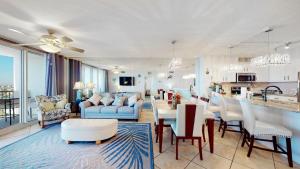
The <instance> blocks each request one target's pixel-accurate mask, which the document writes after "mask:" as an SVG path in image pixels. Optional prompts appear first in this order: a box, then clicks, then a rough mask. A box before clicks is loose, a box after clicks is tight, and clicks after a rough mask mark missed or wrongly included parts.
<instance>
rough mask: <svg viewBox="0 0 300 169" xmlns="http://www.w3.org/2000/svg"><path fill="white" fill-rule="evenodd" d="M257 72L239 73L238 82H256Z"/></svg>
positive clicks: (237, 75)
mask: <svg viewBox="0 0 300 169" xmlns="http://www.w3.org/2000/svg"><path fill="white" fill-rule="evenodd" d="M255 81H256V74H255V73H237V74H236V82H255Z"/></svg>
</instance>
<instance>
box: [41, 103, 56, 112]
mask: <svg viewBox="0 0 300 169" xmlns="http://www.w3.org/2000/svg"><path fill="white" fill-rule="evenodd" d="M40 108H41V109H42V111H44V112H48V111H51V110H54V109H55V107H54V103H52V102H42V103H41V104H40Z"/></svg>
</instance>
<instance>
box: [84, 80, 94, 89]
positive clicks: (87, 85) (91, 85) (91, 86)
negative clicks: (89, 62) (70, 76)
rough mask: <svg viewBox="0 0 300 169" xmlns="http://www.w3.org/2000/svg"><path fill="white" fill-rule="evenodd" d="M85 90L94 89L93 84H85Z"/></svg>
mask: <svg viewBox="0 0 300 169" xmlns="http://www.w3.org/2000/svg"><path fill="white" fill-rule="evenodd" d="M86 88H88V89H93V88H95V84H94V83H93V82H89V83H87V84H86Z"/></svg>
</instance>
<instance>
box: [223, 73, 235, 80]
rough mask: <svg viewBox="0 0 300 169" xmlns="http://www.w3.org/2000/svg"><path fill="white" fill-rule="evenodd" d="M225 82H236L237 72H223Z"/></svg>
mask: <svg viewBox="0 0 300 169" xmlns="http://www.w3.org/2000/svg"><path fill="white" fill-rule="evenodd" d="M222 80H223V82H236V72H225V73H223V79H222Z"/></svg>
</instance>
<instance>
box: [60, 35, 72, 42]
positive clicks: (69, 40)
mask: <svg viewBox="0 0 300 169" xmlns="http://www.w3.org/2000/svg"><path fill="white" fill-rule="evenodd" d="M61 41H62V42H67V43H68V42H73V40H72V39H71V38H69V37H67V36H64V37H62V38H61Z"/></svg>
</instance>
